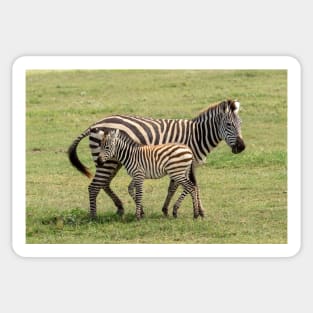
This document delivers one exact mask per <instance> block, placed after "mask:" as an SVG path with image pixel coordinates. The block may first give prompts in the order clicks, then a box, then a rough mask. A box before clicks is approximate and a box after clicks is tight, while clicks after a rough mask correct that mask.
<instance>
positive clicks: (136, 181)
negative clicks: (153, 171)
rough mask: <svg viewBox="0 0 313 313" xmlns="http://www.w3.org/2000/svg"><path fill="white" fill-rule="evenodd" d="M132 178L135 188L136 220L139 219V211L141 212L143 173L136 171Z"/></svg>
mask: <svg viewBox="0 0 313 313" xmlns="http://www.w3.org/2000/svg"><path fill="white" fill-rule="evenodd" d="M133 180H134V184H135V188H136V217H137V220H140V218H141V212H142V192H143V181H144V175H141V174H140V173H136V175H135V177H134V178H133Z"/></svg>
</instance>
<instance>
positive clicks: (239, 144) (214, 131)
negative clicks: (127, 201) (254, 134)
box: [68, 99, 245, 218]
mask: <svg viewBox="0 0 313 313" xmlns="http://www.w3.org/2000/svg"><path fill="white" fill-rule="evenodd" d="M239 108H240V103H239V102H238V101H237V100H232V99H228V100H223V101H221V102H218V103H215V104H212V105H210V106H209V107H208V108H207V109H205V110H203V111H202V112H201V113H200V114H199V115H198V116H196V117H194V118H193V119H153V118H145V117H138V116H129V115H111V116H108V117H105V118H104V119H102V120H100V121H98V122H96V123H94V124H92V125H91V126H90V127H88V128H87V129H86V130H85V131H84V132H83V133H81V134H80V135H79V136H78V137H77V138H76V139H75V140H74V141H73V143H72V144H71V146H70V147H69V150H68V155H69V159H70V162H71V164H72V165H73V166H74V167H75V168H76V169H77V170H79V171H80V172H81V173H83V174H84V175H86V176H87V177H90V178H91V177H92V174H91V173H90V170H89V169H88V168H87V167H86V166H85V165H83V164H82V163H81V161H80V160H79V158H78V156H77V146H78V144H79V143H80V141H81V140H82V139H83V138H84V137H86V136H89V146H90V149H91V152H92V156H93V159H94V161H95V162H96V160H97V158H98V155H99V152H100V145H101V134H100V132H99V130H101V131H103V132H104V133H108V132H109V131H110V130H112V129H120V130H122V131H124V132H125V133H126V134H127V135H128V136H129V137H130V138H131V139H132V140H134V141H135V142H138V143H141V144H144V145H158V144H165V143H177V144H184V145H187V146H189V148H190V149H191V151H192V153H193V157H194V162H195V164H200V163H202V162H203V160H204V159H205V158H206V156H207V155H208V154H209V153H210V152H211V151H212V150H213V149H214V148H215V147H216V146H217V145H218V144H219V143H220V142H221V141H222V140H224V141H226V143H227V144H228V146H230V147H231V150H232V152H233V153H240V152H242V151H243V150H244V149H245V143H244V140H243V138H242V135H241V119H240V118H239V115H238V112H239ZM121 166H122V165H121V163H120V162H118V161H117V160H114V159H111V160H107V161H106V162H105V163H103V164H102V165H97V164H96V173H95V175H94V177H93V179H92V181H91V183H90V184H89V186H88V191H89V203H90V216H91V217H92V218H95V217H96V215H97V213H96V211H97V206H96V199H97V196H98V194H99V191H100V189H104V191H105V192H106V194H107V195H108V196H109V197H110V198H111V199H112V200H113V202H114V204H115V206H116V207H117V214H119V215H122V214H123V213H124V207H123V203H122V201H121V200H120V198H119V197H118V196H117V195H116V194H115V193H114V191H113V190H112V189H111V187H110V184H111V181H112V180H113V178H114V177H115V175H116V174H117V172H118V171H119V170H120V168H121ZM177 187H178V186H177V185H176V184H175V183H174V181H173V180H170V183H169V187H168V193H167V197H166V199H165V202H164V204H163V207H162V211H163V213H164V215H168V206H169V203H170V201H171V199H172V197H173V195H174V194H175V192H176V190H177Z"/></svg>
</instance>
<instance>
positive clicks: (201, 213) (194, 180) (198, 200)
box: [189, 163, 204, 217]
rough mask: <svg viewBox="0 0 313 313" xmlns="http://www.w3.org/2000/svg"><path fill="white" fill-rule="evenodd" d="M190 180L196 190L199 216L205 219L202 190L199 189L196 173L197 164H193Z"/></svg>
mask: <svg viewBox="0 0 313 313" xmlns="http://www.w3.org/2000/svg"><path fill="white" fill-rule="evenodd" d="M189 179H190V181H191V182H192V183H193V185H194V188H195V195H194V196H195V197H196V202H197V212H198V215H200V216H201V217H204V210H203V207H202V203H201V199H200V189H199V186H198V183H197V178H196V173H195V164H194V163H193V164H192V166H191V169H190V173H189ZM197 217H198V216H197Z"/></svg>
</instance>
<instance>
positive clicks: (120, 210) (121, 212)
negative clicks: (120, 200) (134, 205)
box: [116, 208, 124, 216]
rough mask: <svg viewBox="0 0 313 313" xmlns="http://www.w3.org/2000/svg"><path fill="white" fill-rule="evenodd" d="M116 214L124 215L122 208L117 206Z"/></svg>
mask: <svg viewBox="0 0 313 313" xmlns="http://www.w3.org/2000/svg"><path fill="white" fill-rule="evenodd" d="M116 214H117V215H119V216H123V215H124V208H118V209H117V211H116Z"/></svg>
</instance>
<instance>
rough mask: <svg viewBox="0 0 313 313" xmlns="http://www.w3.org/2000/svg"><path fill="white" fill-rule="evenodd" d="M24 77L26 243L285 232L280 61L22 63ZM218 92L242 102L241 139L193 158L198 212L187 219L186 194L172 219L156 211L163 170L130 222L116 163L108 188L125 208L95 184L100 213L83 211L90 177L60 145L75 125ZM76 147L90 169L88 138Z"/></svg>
mask: <svg viewBox="0 0 313 313" xmlns="http://www.w3.org/2000/svg"><path fill="white" fill-rule="evenodd" d="M26 79H27V103H26V128H27V130H26V136H27V138H26V150H27V151H26V160H27V161H26V180H27V181H26V217H27V218H26V221H27V222H26V224H27V225H26V226H27V227H26V232H27V234H26V235H27V236H26V237H27V243H286V242H287V73H286V71H278V70H232V71H225V70H223V71H220V70H219V71H217V70H212V71H207V70H206V71H204V70H203V71H199V70H196V71H181V70H177V71H162V70H158V71H143V70H138V71H135V70H131V71H106V70H99V71H85V70H73V71H28V73H27V78H26ZM226 98H237V99H239V101H240V102H241V111H240V116H241V118H242V120H243V125H242V133H243V137H244V139H245V143H246V146H247V148H246V150H245V151H244V152H243V153H241V154H238V155H233V154H232V153H231V151H230V148H229V147H228V146H227V145H226V144H225V143H221V144H220V145H219V146H218V147H217V148H216V149H215V150H214V151H213V152H212V153H211V154H210V155H209V156H208V158H207V161H206V163H204V164H203V165H201V166H199V168H197V177H198V181H199V186H200V192H201V199H202V203H203V206H204V208H205V210H206V217H205V219H203V220H201V219H199V220H193V218H192V204H191V199H190V197H187V198H186V199H185V200H184V202H183V203H182V206H181V209H180V211H179V217H178V219H174V218H172V217H170V218H164V217H163V216H162V213H161V207H162V204H163V201H164V199H165V196H166V192H167V187H168V178H163V179H160V180H146V181H145V183H144V199H143V204H144V207H145V212H146V216H145V218H144V219H143V220H142V221H140V222H137V221H136V220H135V216H134V212H135V209H134V203H133V201H132V199H131V198H130V196H129V195H128V193H127V186H128V183H129V181H130V178H129V177H128V176H127V174H126V172H125V170H124V169H122V170H121V171H120V172H119V173H118V175H117V177H116V178H115V179H114V180H113V183H112V188H113V189H114V190H115V191H116V193H117V194H118V195H119V196H120V198H121V199H122V201H123V202H124V206H125V216H124V217H123V218H120V217H118V216H117V215H116V214H115V211H116V209H115V207H114V205H113V203H112V201H111V200H110V199H109V198H108V197H107V195H105V194H104V193H103V192H101V193H100V194H99V196H98V216H99V217H98V219H97V220H96V221H90V220H89V218H88V207H89V203H88V191H87V187H88V184H89V180H88V179H87V178H85V177H84V176H82V175H81V174H80V173H79V172H78V171H77V170H75V169H74V168H73V167H72V166H71V165H70V163H69V161H68V157H67V153H66V152H67V149H68V147H69V145H70V144H71V142H72V141H73V140H74V139H75V138H76V137H77V135H79V134H80V133H81V132H82V131H83V130H84V129H85V128H87V127H88V126H89V125H90V124H92V123H94V122H95V121H97V120H99V119H101V118H102V117H104V116H107V115H110V114H113V113H114V114H115V113H121V114H133V115H141V116H151V117H155V118H192V117H194V116H196V115H197V114H198V113H199V111H201V110H203V109H204V108H206V107H207V106H208V105H209V104H211V103H214V102H217V101H220V100H223V99H226ZM78 155H79V157H80V159H81V160H82V161H83V163H84V164H86V165H88V166H89V167H90V168H91V169H93V170H94V166H93V162H92V159H91V156H90V153H89V148H88V140H87V139H84V140H83V141H82V142H81V144H80V145H79V148H78ZM177 196H178V194H177Z"/></svg>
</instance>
